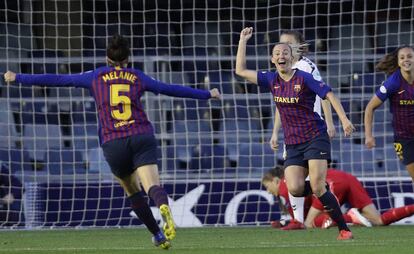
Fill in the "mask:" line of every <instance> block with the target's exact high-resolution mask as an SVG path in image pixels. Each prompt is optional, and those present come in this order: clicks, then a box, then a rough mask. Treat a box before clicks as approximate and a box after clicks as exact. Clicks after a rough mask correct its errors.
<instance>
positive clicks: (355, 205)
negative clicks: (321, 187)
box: [262, 166, 414, 229]
mask: <svg viewBox="0 0 414 254" xmlns="http://www.w3.org/2000/svg"><path fill="white" fill-rule="evenodd" d="M326 181H327V183H328V185H329V188H330V190H331V191H332V193H333V194H335V196H336V197H337V198H338V202H339V204H340V205H343V204H345V203H348V204H349V205H350V206H351V207H352V209H350V210H349V211H348V213H346V214H344V215H343V216H344V219H345V221H346V222H348V223H354V224H359V225H363V226H371V225H374V226H386V225H389V224H391V223H393V222H396V221H399V220H401V219H403V218H406V217H409V216H411V215H413V214H414V205H408V206H403V207H398V208H392V209H389V210H388V211H386V212H384V213H383V214H381V215H380V213H379V212H378V210H377V209H376V208H375V205H374V203H373V202H372V199H371V198H370V197H369V195H368V193H367V192H366V190H365V189H364V187H363V186H362V184H361V182H359V181H358V179H357V178H356V177H355V176H353V175H351V174H349V173H346V172H343V171H339V170H334V169H328V171H327V175H326ZM262 184H263V186H264V187H265V188H266V190H267V191H268V192H269V193H271V194H273V195H275V196H276V197H277V198H278V199H279V205H281V206H282V210H284V211H288V212H289V214H290V215H291V216H292V215H293V211H292V208H291V205H290V204H289V199H288V190H287V186H286V181H285V179H284V169H283V167H281V166H276V167H275V168H273V169H271V170H269V171H268V172H266V173H265V174H264V175H263V178H262ZM323 210H324V207H323V205H322V204H321V203H320V202H319V200H318V199H317V198H315V197H314V196H312V195H309V196H307V197H306V198H305V214H306V219H305V225H306V227H307V228H311V227H323V228H327V227H329V226H331V225H332V220H331V219H330V217H329V216H328V215H327V214H326V213H324V211H323ZM290 224H296V222H295V221H293V222H291V223H290ZM282 229H298V228H297V227H288V226H286V227H284V228H282Z"/></svg>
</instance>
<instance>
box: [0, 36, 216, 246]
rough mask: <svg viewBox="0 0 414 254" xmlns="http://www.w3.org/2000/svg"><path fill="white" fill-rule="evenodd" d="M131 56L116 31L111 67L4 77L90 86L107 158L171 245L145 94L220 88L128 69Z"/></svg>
mask: <svg viewBox="0 0 414 254" xmlns="http://www.w3.org/2000/svg"><path fill="white" fill-rule="evenodd" d="M129 55H130V50H129V46H128V41H127V40H126V39H125V38H123V37H122V36H121V35H114V36H113V37H112V39H111V41H110V42H109V46H108V48H107V63H108V66H106V67H101V68H98V69H96V70H94V71H89V72H85V73H80V74H73V75H51V74H44V75H28V74H15V73H13V72H11V71H8V72H7V73H6V74H5V75H4V78H5V81H6V82H13V81H16V82H17V83H21V84H23V85H40V86H76V87H82V88H86V89H89V90H90V93H91V95H92V96H93V97H94V99H95V102H96V104H97V109H98V118H99V138H100V143H101V146H102V149H103V151H104V155H105V159H106V160H107V161H108V164H109V165H110V167H111V171H112V173H113V174H114V175H115V176H116V178H117V179H118V181H119V183H120V184H121V186H122V187H123V189H124V190H125V192H126V193H127V195H128V197H129V200H130V201H131V207H132V209H133V211H134V212H135V213H136V215H137V217H138V218H139V219H140V220H141V221H142V222H143V223H144V224H145V225H146V226H147V228H148V230H149V231H150V232H151V233H152V234H153V238H152V240H153V243H154V244H155V245H156V246H160V247H161V248H163V249H168V248H169V247H170V245H171V243H170V240H172V239H173V238H174V237H175V235H176V232H175V225H174V221H173V217H172V214H171V210H170V208H169V206H168V195H167V193H166V192H165V190H164V189H163V188H162V187H161V186H160V181H159V174H158V167H157V143H156V140H155V137H154V129H153V126H152V124H151V123H150V122H149V120H148V118H147V116H146V114H145V112H144V111H143V106H142V104H141V102H140V98H141V96H142V95H143V94H144V92H145V91H150V92H153V93H154V94H159V93H161V94H165V95H169V96H177V97H186V98H195V99H203V100H207V99H210V98H219V97H220V93H219V91H218V90H217V89H212V90H210V91H204V90H197V89H192V88H190V87H185V86H179V85H168V84H165V83H162V82H160V81H157V80H154V79H152V78H151V77H149V76H147V75H145V74H144V73H143V72H141V71H140V70H137V69H131V68H127V65H128V59H129ZM140 185H142V186H143V188H144V190H145V192H146V193H147V194H148V196H149V197H150V198H151V199H152V200H153V201H154V203H155V204H156V205H157V206H158V207H159V209H160V213H161V215H162V218H163V220H164V226H163V229H164V232H162V231H161V230H160V228H159V227H158V224H157V222H156V220H155V218H154V216H153V214H152V212H151V209H150V207H149V205H148V203H147V201H146V199H145V198H144V196H143V194H142V191H141V187H140ZM164 234H165V235H164Z"/></svg>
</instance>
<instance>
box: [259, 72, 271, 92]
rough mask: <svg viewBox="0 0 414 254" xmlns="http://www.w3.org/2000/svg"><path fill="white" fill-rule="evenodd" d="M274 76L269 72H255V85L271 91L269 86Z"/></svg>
mask: <svg viewBox="0 0 414 254" xmlns="http://www.w3.org/2000/svg"><path fill="white" fill-rule="evenodd" d="M275 75H276V74H275V73H273V72H269V71H258V72H257V85H258V86H263V87H268V88H270V89H272V87H271V85H272V81H273V80H274V78H275Z"/></svg>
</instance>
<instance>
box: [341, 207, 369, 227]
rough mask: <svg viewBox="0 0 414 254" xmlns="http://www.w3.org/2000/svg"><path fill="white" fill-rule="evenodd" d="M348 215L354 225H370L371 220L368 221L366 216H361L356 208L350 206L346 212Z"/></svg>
mask: <svg viewBox="0 0 414 254" xmlns="http://www.w3.org/2000/svg"><path fill="white" fill-rule="evenodd" d="M347 214H348V215H349V217H351V220H352V223H353V224H356V225H361V226H365V227H372V224H371V222H369V221H368V219H367V218H365V217H364V216H362V214H361V213H360V212H359V211H358V209H356V208H351V209H349V211H348V212H347Z"/></svg>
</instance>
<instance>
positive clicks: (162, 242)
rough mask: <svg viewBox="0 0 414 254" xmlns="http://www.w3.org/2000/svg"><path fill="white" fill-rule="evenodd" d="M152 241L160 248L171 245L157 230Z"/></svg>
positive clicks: (165, 248) (166, 247) (167, 247)
mask: <svg viewBox="0 0 414 254" xmlns="http://www.w3.org/2000/svg"><path fill="white" fill-rule="evenodd" d="M152 243H153V244H154V245H155V246H156V247H160V248H161V249H164V250H168V249H169V248H170V247H171V242H170V241H169V240H168V239H167V238H166V237H165V235H164V234H163V233H162V232H161V231H159V232H158V233H156V234H155V235H154V236H153V237H152Z"/></svg>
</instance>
